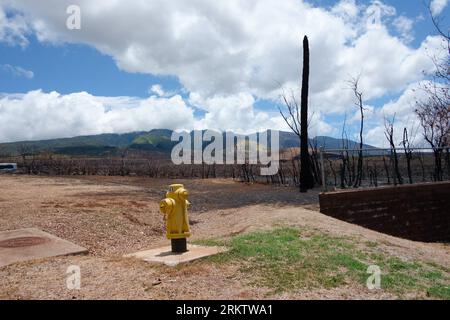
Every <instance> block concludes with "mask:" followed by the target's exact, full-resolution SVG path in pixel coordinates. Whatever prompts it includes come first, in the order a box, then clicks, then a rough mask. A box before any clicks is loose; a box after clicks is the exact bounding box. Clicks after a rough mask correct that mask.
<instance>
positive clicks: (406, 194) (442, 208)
mask: <svg viewBox="0 0 450 320" xmlns="http://www.w3.org/2000/svg"><path fill="white" fill-rule="evenodd" d="M319 201H320V212H322V213H324V214H326V215H329V216H332V217H335V218H338V219H341V220H344V221H347V222H350V223H355V224H358V225H360V226H363V227H366V228H369V229H373V230H376V231H380V232H383V233H387V234H390V235H393V236H397V237H401V238H406V239H411V240H417V241H424V242H450V182H441V183H429V184H416V185H403V186H398V187H383V188H373V189H364V190H345V191H338V192H326V193H322V194H320V195H319Z"/></svg>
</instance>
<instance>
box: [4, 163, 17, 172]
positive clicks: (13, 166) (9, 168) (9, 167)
mask: <svg viewBox="0 0 450 320" xmlns="http://www.w3.org/2000/svg"><path fill="white" fill-rule="evenodd" d="M15 171H17V163H0V173H2V172H15Z"/></svg>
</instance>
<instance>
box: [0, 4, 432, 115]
mask: <svg viewBox="0 0 450 320" xmlns="http://www.w3.org/2000/svg"><path fill="white" fill-rule="evenodd" d="M0 1H1V2H3V3H9V5H10V6H14V7H15V8H17V10H20V11H21V12H24V13H25V15H26V17H27V20H28V21H29V24H30V25H32V26H33V28H34V31H35V32H36V33H37V35H38V38H39V39H40V40H41V41H49V42H70V43H85V44H88V45H91V46H93V47H95V48H97V49H98V50H100V51H101V52H103V53H105V54H108V55H110V56H112V57H113V58H114V60H115V61H116V63H117V65H118V66H119V67H120V68H121V69H123V70H125V71H128V72H141V73H151V74H155V75H175V76H177V77H178V78H179V79H180V82H181V83H182V85H183V86H184V87H185V88H186V89H187V90H188V91H190V92H197V93H199V94H202V95H203V96H205V97H212V96H215V95H227V94H229V95H235V94H239V93H240V92H246V93H249V94H251V95H254V96H256V97H266V98H267V97H268V98H274V97H277V96H278V94H279V89H280V84H281V85H282V86H287V87H289V86H291V85H292V84H296V83H298V81H299V73H300V61H301V39H302V37H303V35H304V34H307V35H308V36H309V38H310V46H311V71H312V72H311V94H312V95H315V94H322V93H324V92H326V94H325V95H326V96H327V95H329V96H330V99H331V100H333V101H336V100H338V101H339V98H338V97H340V96H341V93H340V91H341V90H340V88H339V87H340V86H342V82H343V75H344V76H345V75H348V74H354V73H355V70H356V72H359V71H360V69H361V68H365V65H369V66H368V69H370V70H371V71H370V73H371V74H370V75H369V76H368V78H371V77H372V74H374V76H375V77H376V78H380V77H383V78H384V79H385V80H386V81H385V83H386V84H387V85H381V84H380V83H377V86H376V89H375V90H374V92H373V93H372V92H369V95H372V96H375V95H381V94H384V93H386V92H387V91H389V90H391V88H392V86H391V84H392V83H394V85H395V87H396V88H397V90H398V88H401V87H404V86H406V85H407V83H408V82H413V81H416V80H417V77H419V76H420V75H421V72H422V70H423V69H425V68H427V65H426V63H425V61H417V62H420V63H421V64H415V65H408V64H406V65H405V64H400V67H401V69H400V70H399V74H402V75H404V77H401V78H400V77H397V76H396V73H391V72H388V73H386V72H383V71H381V70H383V69H384V68H385V67H386V68H392V67H397V66H398V65H399V64H398V63H396V62H398V61H403V60H408V59H409V58H410V57H411V56H414V55H415V54H416V52H417V50H416V49H413V48H410V47H408V46H406V45H405V44H404V43H402V42H401V41H399V40H398V39H397V38H396V37H394V36H392V35H391V34H390V33H389V32H388V29H387V27H386V25H385V24H386V23H387V21H388V18H390V17H392V16H394V15H395V8H393V7H391V6H388V5H386V4H384V3H382V2H381V1H372V2H371V3H370V5H369V6H366V7H363V6H362V5H361V6H358V5H357V4H356V3H355V1H351V0H343V1H341V2H339V3H338V4H337V5H336V6H335V7H333V8H332V9H330V10H326V9H323V8H315V7H312V6H311V5H310V4H308V3H306V2H304V1H298V0H285V1H278V0H266V1H238V0H226V1H225V0H223V1H214V2H211V1H209V0H196V1H183V0H175V1H163V0H153V1H139V0H130V1H127V2H122V1H95V2H94V1H88V0H78V1H73V0H57V1H56V0H48V1H45V2H44V3H42V2H39V3H38V2H30V1H25V0H14V1H8V0H0ZM73 3H76V4H78V5H79V6H80V8H81V14H82V28H81V30H68V29H67V28H66V27H65V19H66V18H67V15H66V14H65V8H66V7H67V6H68V5H69V4H73ZM344 12H345V13H346V15H347V16H350V18H351V19H346V18H345V17H343V15H344ZM268 21H270V23H268ZM397 24H398V25H399V22H397ZM402 26H403V28H405V22H403V24H402ZM363 43H365V45H362V44H363ZM371 52H374V53H373V54H372V53H371ZM392 52H395V53H396V55H395V60H396V62H392V63H391V62H390V61H391V59H388V60H386V59H385V57H386V55H390V56H394V55H393V54H392ZM376 53H378V54H379V55H377V54H376ZM346 56H351V59H346V58H345V57H346ZM354 60H356V61H358V62H360V63H359V64H357V63H355V62H353V61H354ZM367 60H368V61H367ZM366 61H367V63H366ZM377 70H380V71H377ZM370 88H371V87H370V86H368V90H371V89H370ZM337 98H338V99H337ZM344 102H345V101H342V103H344ZM347 102H348V101H347ZM336 107H339V108H340V109H342V108H343V105H340V106H336ZM341 111H342V110H341Z"/></svg>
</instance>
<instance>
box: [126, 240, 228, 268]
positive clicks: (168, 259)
mask: <svg viewBox="0 0 450 320" xmlns="http://www.w3.org/2000/svg"><path fill="white" fill-rule="evenodd" d="M187 248H188V251H187V252H183V253H172V251H171V247H170V246H167V247H161V248H156V249H151V250H145V251H139V252H136V253H132V254H127V255H125V257H134V258H138V259H141V260H144V261H147V262H153V263H164V264H165V265H168V266H171V267H174V266H176V265H178V264H180V263H186V262H190V261H194V260H197V259H200V258H204V257H208V256H212V255H215V254H218V253H221V252H225V251H227V250H228V249H227V248H224V247H205V246H197V245H193V244H188V246H187Z"/></svg>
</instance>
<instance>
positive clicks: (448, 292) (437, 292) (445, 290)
mask: <svg viewBox="0 0 450 320" xmlns="http://www.w3.org/2000/svg"><path fill="white" fill-rule="evenodd" d="M427 296H429V297H434V298H439V299H445V300H449V299H450V285H448V284H447V285H443V284H437V285H435V286H432V287H431V288H428V290H427Z"/></svg>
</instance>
